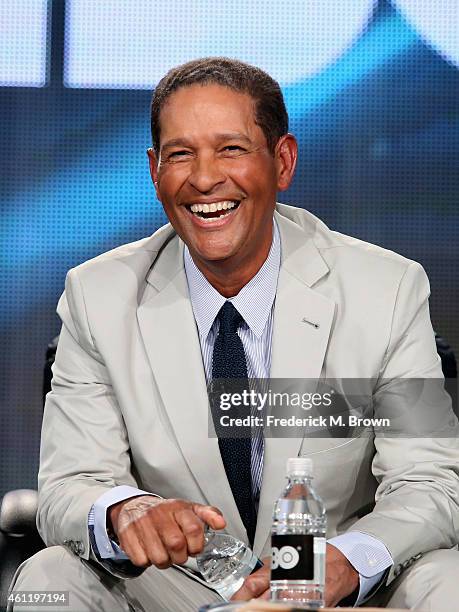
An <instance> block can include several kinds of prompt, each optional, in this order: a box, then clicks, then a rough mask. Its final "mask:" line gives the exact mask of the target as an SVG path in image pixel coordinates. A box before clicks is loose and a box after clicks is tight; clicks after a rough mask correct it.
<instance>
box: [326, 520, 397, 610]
mask: <svg viewBox="0 0 459 612" xmlns="http://www.w3.org/2000/svg"><path fill="white" fill-rule="evenodd" d="M327 542H328V543H329V544H332V545H333V546H334V547H335V548H337V549H338V550H340V551H341V552H342V553H343V555H344V556H345V557H346V558H347V560H348V561H349V563H350V564H351V565H352V566H353V567H354V569H356V570H357V572H358V573H359V594H358V597H357V600H356V601H355V603H354V605H355V606H358V605H360V604H361V603H362V602H363V601H365V600H366V599H368V597H369V596H370V595H371V594H372V593H371V592H372V591H373V590H374V589H375V587H376V586H377V585H378V584H379V583H380V581H381V580H382V579H383V578H384V576H385V573H386V570H387V568H389V567H390V566H391V565H393V563H394V560H393V559H392V556H391V554H390V553H389V551H388V550H387V548H386V547H385V546H384V544H383V543H382V542H381V541H380V540H378V539H377V538H374V537H373V536H370V535H368V534H367V533H362V532H360V531H348V532H347V533H343V534H341V535H338V536H336V537H334V538H330V539H329V540H327Z"/></svg>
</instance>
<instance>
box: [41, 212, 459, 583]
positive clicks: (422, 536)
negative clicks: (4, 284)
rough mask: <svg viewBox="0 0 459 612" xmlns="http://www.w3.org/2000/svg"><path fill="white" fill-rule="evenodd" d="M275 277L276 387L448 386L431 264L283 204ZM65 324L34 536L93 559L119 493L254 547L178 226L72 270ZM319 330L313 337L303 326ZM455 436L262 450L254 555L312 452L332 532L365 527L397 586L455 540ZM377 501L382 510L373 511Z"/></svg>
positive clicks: (63, 305)
mask: <svg viewBox="0 0 459 612" xmlns="http://www.w3.org/2000/svg"><path fill="white" fill-rule="evenodd" d="M275 217H276V220H277V222H278V226H279V230H280V236H281V269H280V275H279V282H278V289H277V294H276V300H275V310H274V327H273V345H272V347H273V348H272V351H273V352H272V368H271V376H272V377H273V378H282V377H286V378H310V379H317V378H319V377H321V376H322V377H323V376H326V377H328V378H339V377H348V378H360V379H371V380H373V381H374V388H375V390H378V384H379V381H382V380H384V379H386V378H396V377H436V376H438V377H441V368H440V361H439V358H438V356H437V353H436V347H435V342H434V334H433V331H432V326H431V323H430V318H429V311H428V296H429V284H428V280H427V277H426V275H425V273H424V271H423V269H422V267H421V266H420V265H419V264H417V263H415V262H413V261H410V260H408V259H405V258H404V257H401V256H399V255H396V254H395V253H393V252H391V251H387V250H384V249H382V248H379V247H376V246H373V245H370V244H367V243H364V242H362V241H359V240H357V239H354V238H350V237H348V236H344V235H341V234H338V233H336V232H332V231H330V230H329V229H328V228H327V227H326V226H325V225H324V224H323V223H322V222H321V221H319V220H318V219H317V218H316V217H314V216H313V215H312V214H310V213H308V212H306V211H304V210H302V209H298V208H294V207H290V206H286V205H278V206H277V209H276V212H275ZM58 313H59V316H60V317H61V319H62V322H63V327H62V332H61V337H60V341H59V346H58V350H57V356H56V363H55V366H54V379H53V390H52V392H51V393H50V394H49V395H48V398H47V402H46V408H45V415H44V421H43V432H42V446H41V463H40V473H39V514H38V526H39V530H40V533H41V534H42V536H43V538H44V540H45V541H46V543H47V544H48V545H54V544H63V543H64V542H65V543H68V542H72V545H73V550H74V552H77V553H78V554H80V555H81V556H82V557H83V558H85V559H87V558H88V557H89V556H90V554H91V553H90V545H89V541H88V527H87V525H88V512H89V510H90V508H91V506H92V505H93V503H94V502H95V500H96V499H97V498H98V497H99V496H100V495H101V494H103V493H104V492H105V491H107V490H108V489H110V488H111V487H114V486H117V485H123V484H124V485H131V486H136V487H139V488H141V489H144V490H147V491H151V492H153V493H156V494H158V495H161V496H163V497H165V498H172V497H181V498H184V499H190V500H193V501H196V502H201V503H206V504H207V503H208V504H212V505H215V506H218V507H219V508H220V509H221V511H222V512H223V514H224V516H225V518H226V520H227V523H228V526H227V530H228V532H230V533H232V534H234V535H235V536H237V537H239V538H241V539H243V540H246V534H245V530H244V527H243V523H242V521H241V518H240V516H239V513H238V510H237V507H236V504H235V502H234V499H233V496H232V494H231V490H230V487H229V484H228V481H227V478H226V475H225V470H224V466H223V464H222V460H221V457H220V453H219V449H218V443H217V440H215V439H214V438H209V436H208V398H207V392H206V380H205V374H204V369H203V362H202V356H201V350H200V344H199V338H198V333H197V328H196V323H195V320H194V317H193V312H192V308H191V303H190V298H189V294H188V287H187V281H186V276H185V270H184V264H183V243H182V241H181V240H180V239H179V238H178V237H177V235H176V234H175V232H174V230H173V229H172V227H171V226H170V225H166V226H164V227H162V228H160V229H159V230H158V231H157V232H156V233H155V234H154V235H153V236H151V237H149V238H145V239H143V240H140V241H138V242H135V243H132V244H128V245H125V246H122V247H119V248H117V249H115V250H113V251H111V252H109V253H106V254H103V255H101V256H99V257H96V258H95V259H93V260H90V261H88V262H86V263H84V264H82V265H80V266H78V267H76V268H74V269H72V270H70V272H69V273H68V276H67V280H66V289H65V292H64V294H63V296H62V298H61V300H60V302H59V305H58ZM303 319H307V320H309V321H313V322H315V323H317V324H318V326H317V327H314V326H312V325H308V324H305V323H304V322H303ZM458 451H459V446H458V443H457V438H456V439H455V440H453V441H452V440H445V439H440V438H439V439H428V438H426V439H409V440H400V439H396V438H373V437H372V436H363V437H358V438H355V439H350V440H349V439H341V438H324V439H320V438H314V439H312V438H308V437H304V438H303V437H301V436H300V437H299V438H286V439H269V438H268V439H267V440H266V446H265V465H264V473H263V484H262V490H261V499H260V507H259V514H258V525H257V531H256V537H255V544H254V550H255V552H256V553H257V554H259V555H261V554H266V552H267V550H268V548H267V547H268V544H269V532H270V526H271V515H272V509H273V503H274V500H275V499H276V498H277V497H278V496H279V493H280V491H281V489H282V486H283V482H284V478H285V463H286V459H287V458H288V457H292V456H297V455H303V456H310V457H312V458H313V460H314V465H315V474H316V475H315V485H316V488H317V490H318V492H319V493H320V495H321V496H322V498H323V499H324V501H325V504H326V508H327V513H328V536H329V537H331V536H333V535H335V534H337V533H342V532H345V531H347V530H349V529H350V527H351V526H352V528H353V529H357V530H360V531H363V532H365V533H368V534H370V535H373V536H375V537H376V538H378V539H379V540H381V541H382V542H383V543H384V544H385V545H386V547H387V548H388V550H389V552H390V554H391V555H392V557H393V559H394V568H393V569H392V570H391V572H390V575H389V577H388V580H389V581H391V580H392V579H393V576H394V570H395V574H396V573H397V572H398V571H400V568H403V566H404V565H405V566H407V565H409V564H410V563H411V562H412V560H413V558H414V557H416V556H417V555H419V554H422V553H423V552H425V551H429V550H433V549H437V548H451V547H453V546H454V545H455V544H456V543H457V538H458V531H459V512H458V506H459V486H458V482H459V481H458V469H459V452H458ZM375 499H376V505H375Z"/></svg>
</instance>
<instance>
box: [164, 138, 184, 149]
mask: <svg viewBox="0 0 459 612" xmlns="http://www.w3.org/2000/svg"><path fill="white" fill-rule="evenodd" d="M188 146H190V143H189V142H188V140H187V139H186V138H172V140H168V141H167V142H165V143H164V144H163V145H162V147H161V148H162V149H166V148H168V147H188Z"/></svg>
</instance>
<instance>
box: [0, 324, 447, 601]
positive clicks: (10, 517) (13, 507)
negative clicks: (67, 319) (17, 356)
mask: <svg viewBox="0 0 459 612" xmlns="http://www.w3.org/2000/svg"><path fill="white" fill-rule="evenodd" d="M58 340H59V336H56V337H55V338H54V339H53V340H52V342H51V343H50V344H49V345H48V348H47V350H46V361H45V368H44V376H43V403H44V401H45V398H46V394H47V393H48V392H49V391H50V390H51V378H52V370H51V367H52V365H53V363H54V358H55V355H56V349H57V343H58ZM435 340H436V343H437V351H438V354H439V356H440V359H441V365H442V370H443V374H444V376H445V378H446V379H447V382H448V380H450V381H451V380H453V381H454V379H456V378H457V363H456V358H455V355H454V353H453V351H452V349H451V347H450V346H449V345H448V344H447V343H446V342H445V340H444V339H443V338H441V337H440V336H438V335H437V334H436V335H435ZM453 387H454V388H453ZM447 388H448V385H447ZM448 390H449V391H450V394H452V397H453V400H454V398H455V395H456V385H455V384H454V385H450V389H448ZM456 405H457V402H455V401H453V406H456ZM37 497H38V496H37V491H34V490H32V489H17V490H15V491H9V492H8V493H6V495H5V496H4V497H3V499H2V502H1V505H0V610H3V609H4V607H5V606H6V593H7V591H8V587H9V584H10V582H11V579H12V577H13V574H14V572H15V571H16V568H17V567H18V566H19V565H20V563H22V561H24V560H25V559H27V558H29V557H31V556H32V555H34V554H35V553H36V552H38V551H39V550H40V549H42V548H44V546H45V545H44V543H43V540H42V539H41V538H40V536H39V535H38V531H37V528H36V515H37Z"/></svg>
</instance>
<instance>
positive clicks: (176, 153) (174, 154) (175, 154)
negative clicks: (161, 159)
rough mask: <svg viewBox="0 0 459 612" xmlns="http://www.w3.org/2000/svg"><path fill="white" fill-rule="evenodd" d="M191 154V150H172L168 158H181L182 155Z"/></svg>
mask: <svg viewBox="0 0 459 612" xmlns="http://www.w3.org/2000/svg"><path fill="white" fill-rule="evenodd" d="M187 155H189V151H172V153H169V155H168V159H179V158H180V157H186V156H187Z"/></svg>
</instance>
